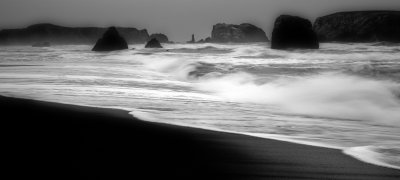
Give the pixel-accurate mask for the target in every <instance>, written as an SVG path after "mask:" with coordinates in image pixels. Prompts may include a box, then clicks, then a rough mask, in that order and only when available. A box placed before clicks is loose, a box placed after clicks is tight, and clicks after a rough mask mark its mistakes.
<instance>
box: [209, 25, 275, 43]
mask: <svg viewBox="0 0 400 180" xmlns="http://www.w3.org/2000/svg"><path fill="white" fill-rule="evenodd" d="M211 41H212V42H218V43H226V42H235V43H245V42H268V41H269V40H268V37H267V35H266V34H265V32H264V31H263V30H262V29H261V28H259V27H257V26H254V25H252V24H248V23H243V24H240V25H234V24H225V23H223V24H222V23H220V24H216V25H214V26H213V30H212V33H211Z"/></svg>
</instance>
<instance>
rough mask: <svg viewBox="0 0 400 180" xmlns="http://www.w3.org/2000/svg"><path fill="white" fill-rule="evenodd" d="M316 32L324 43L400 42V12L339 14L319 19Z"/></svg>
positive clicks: (315, 27)
mask: <svg viewBox="0 0 400 180" xmlns="http://www.w3.org/2000/svg"><path fill="white" fill-rule="evenodd" d="M314 30H315V32H316V33H317V35H318V38H319V40H320V41H324V42H377V41H387V42H400V11H355V12H339V13H335V14H331V15H327V16H323V17H319V18H317V20H316V21H315V23H314Z"/></svg>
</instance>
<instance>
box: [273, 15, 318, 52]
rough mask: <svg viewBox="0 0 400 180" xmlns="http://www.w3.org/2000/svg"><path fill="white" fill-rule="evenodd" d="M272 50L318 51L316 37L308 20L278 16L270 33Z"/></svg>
mask: <svg viewBox="0 0 400 180" xmlns="http://www.w3.org/2000/svg"><path fill="white" fill-rule="evenodd" d="M271 48H272V49H292V48H294V49H318V48H319V42H318V38H317V35H316V34H315V32H314V31H313V29H312V24H311V22H310V21H309V20H307V19H304V18H301V17H297V16H289V15H281V16H279V17H278V18H277V19H276V21H275V25H274V29H273V31H272V40H271Z"/></svg>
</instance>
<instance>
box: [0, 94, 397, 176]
mask: <svg viewBox="0 0 400 180" xmlns="http://www.w3.org/2000/svg"><path fill="white" fill-rule="evenodd" d="M0 99H1V101H0V108H1V109H2V111H3V112H2V114H3V116H4V117H7V118H5V120H3V121H4V122H3V123H5V125H6V126H5V127H8V128H7V131H6V132H7V133H8V134H10V135H12V136H11V137H10V138H8V139H7V141H9V142H6V147H10V148H11V149H10V154H11V157H12V158H11V160H10V162H9V163H8V164H12V165H15V166H11V170H16V171H20V172H21V171H22V172H25V173H26V172H31V174H30V173H27V174H25V175H26V176H27V177H32V176H35V175H37V176H40V177H43V176H45V177H46V176H48V177H49V178H50V176H51V177H52V178H54V174H56V175H57V176H56V177H59V176H60V173H61V175H62V174H64V175H72V176H73V177H75V178H76V177H80V178H85V179H109V178H114V179H118V178H128V177H129V178H132V177H142V176H143V177H146V178H145V179H160V178H164V179H165V178H173V179H215V178H216V179H266V178H275V179H365V180H367V179H397V178H398V177H400V171H398V170H395V169H389V168H384V167H380V166H376V165H371V164H367V163H364V162H361V161H359V160H357V159H355V158H352V157H350V156H348V155H345V154H344V153H343V152H342V151H341V150H337V149H330V148H323V147H315V146H309V145H302V144H295V143H291V142H285V141H279V140H273V139H266V138H258V137H252V136H246V135H241V134H233V133H226V132H216V131H211V130H203V129H198V128H191V127H180V126H174V125H168V124H161V123H153V122H147V121H142V120H138V119H136V118H135V117H132V116H131V115H130V114H129V112H128V111H124V110H118V109H106V108H94V107H85V106H77V105H67V104H60V103H51V102H43V101H36V100H28V99H19V98H11V97H4V96H0ZM7 145H8V146H7ZM6 162H7V160H6ZM37 162H47V163H45V164H48V166H45V168H44V167H42V166H37V165H38V164H37ZM68 162H70V163H71V164H68ZM21 164H23V166H22V167H21ZM26 165H27V166H26ZM50 165H51V166H50ZM25 166H26V167H25ZM13 167H16V168H18V169H14V168H13ZM65 167H67V169H65ZM29 168H30V169H29ZM43 169H45V170H46V171H45V172H44V171H43ZM60 171H61V172H60ZM43 173H45V174H43ZM53 173H54V174H53ZM20 174H21V173H20ZM78 179H79V178H78Z"/></svg>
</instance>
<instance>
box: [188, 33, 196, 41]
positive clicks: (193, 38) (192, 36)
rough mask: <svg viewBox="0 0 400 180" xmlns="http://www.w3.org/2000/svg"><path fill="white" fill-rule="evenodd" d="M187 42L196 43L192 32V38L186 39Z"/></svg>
mask: <svg viewBox="0 0 400 180" xmlns="http://www.w3.org/2000/svg"><path fill="white" fill-rule="evenodd" d="M187 43H196V39H195V38H194V34H192V39H191V40H190V41H188V42H187Z"/></svg>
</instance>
